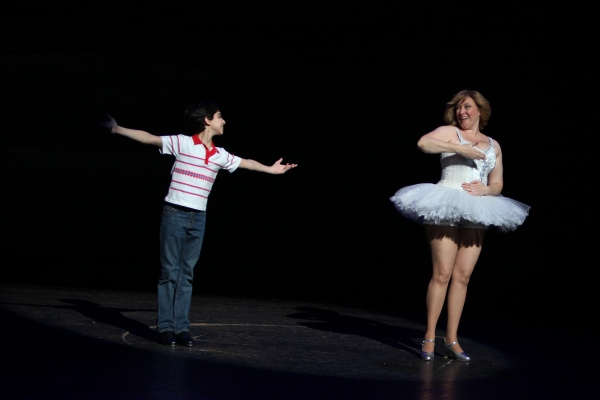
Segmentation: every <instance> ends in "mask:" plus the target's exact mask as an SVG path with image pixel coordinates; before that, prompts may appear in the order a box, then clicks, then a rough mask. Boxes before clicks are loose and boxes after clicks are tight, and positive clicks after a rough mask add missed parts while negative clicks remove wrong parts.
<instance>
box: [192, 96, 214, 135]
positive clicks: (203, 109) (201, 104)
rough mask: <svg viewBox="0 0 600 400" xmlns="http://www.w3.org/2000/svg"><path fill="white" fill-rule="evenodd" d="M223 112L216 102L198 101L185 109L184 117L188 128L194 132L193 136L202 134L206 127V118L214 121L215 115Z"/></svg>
mask: <svg viewBox="0 0 600 400" xmlns="http://www.w3.org/2000/svg"><path fill="white" fill-rule="evenodd" d="M218 111H221V108H220V107H219V105H218V104H217V103H215V102H214V101H196V102H193V103H189V104H188V105H187V106H186V107H185V111H184V117H185V122H186V124H187V126H188V127H189V128H190V129H191V130H192V134H196V133H199V132H202V131H203V130H204V127H205V126H206V122H205V121H204V118H208V119H209V120H212V119H213V117H214V115H215V113H217V112H218Z"/></svg>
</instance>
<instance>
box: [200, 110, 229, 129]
mask: <svg viewBox="0 0 600 400" xmlns="http://www.w3.org/2000/svg"><path fill="white" fill-rule="evenodd" d="M204 121H205V122H206V124H207V125H208V126H207V128H208V129H210V130H212V131H213V134H214V135H222V134H223V130H224V128H225V120H224V119H223V116H222V115H221V111H217V112H216V113H215V114H214V115H213V117H212V119H208V118H205V119H204Z"/></svg>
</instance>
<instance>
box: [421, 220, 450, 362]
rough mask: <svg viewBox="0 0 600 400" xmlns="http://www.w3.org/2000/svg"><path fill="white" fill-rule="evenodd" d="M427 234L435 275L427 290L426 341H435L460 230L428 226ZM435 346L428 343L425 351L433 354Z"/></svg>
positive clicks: (426, 228)
mask: <svg viewBox="0 0 600 400" xmlns="http://www.w3.org/2000/svg"><path fill="white" fill-rule="evenodd" d="M425 233H426V234H427V238H428V239H429V243H430V246H431V259H432V263H433V273H432V276H431V280H430V281H429V286H428V288H427V331H426V332H425V339H435V328H436V325H437V321H438V319H439V317H440V314H441V312H442V308H443V306H444V300H445V298H446V291H447V289H448V282H449V281H450V277H451V276H452V269H453V266H454V263H455V260H456V255H457V251H458V244H457V241H456V237H457V235H458V229H457V228H452V227H440V226H434V225H426V226H425ZM434 346H435V344H434V343H431V342H427V343H425V344H424V346H423V351H426V352H432V351H433V349H434Z"/></svg>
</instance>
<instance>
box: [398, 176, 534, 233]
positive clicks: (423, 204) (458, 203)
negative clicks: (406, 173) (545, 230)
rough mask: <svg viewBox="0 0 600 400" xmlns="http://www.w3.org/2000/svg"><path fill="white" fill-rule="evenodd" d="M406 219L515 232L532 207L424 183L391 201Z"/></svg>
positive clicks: (407, 187)
mask: <svg viewBox="0 0 600 400" xmlns="http://www.w3.org/2000/svg"><path fill="white" fill-rule="evenodd" d="M390 200H391V201H392V202H393V203H394V206H395V207H396V209H397V210H398V211H399V212H400V213H401V214H402V215H403V216H404V217H406V218H408V219H411V220H413V221H416V222H419V223H423V222H425V221H428V222H432V223H434V224H439V225H443V224H447V223H448V222H449V223H459V222H460V221H464V220H467V221H470V222H472V223H476V224H483V225H485V226H495V227H497V228H498V229H500V231H503V232H506V231H512V230H515V229H516V228H517V227H519V226H520V225H522V224H523V222H524V221H525V218H526V217H527V215H528V214H529V209H530V207H529V206H528V205H526V204H523V203H521V202H519V201H516V200H513V199H510V198H508V197H504V196H502V195H497V196H473V195H471V194H469V193H467V192H466V191H464V190H462V189H454V188H449V187H445V186H441V185H436V184H433V183H420V184H416V185H411V186H406V187H403V188H402V189H400V190H398V191H397V192H396V194H394V196H392V197H391V198H390Z"/></svg>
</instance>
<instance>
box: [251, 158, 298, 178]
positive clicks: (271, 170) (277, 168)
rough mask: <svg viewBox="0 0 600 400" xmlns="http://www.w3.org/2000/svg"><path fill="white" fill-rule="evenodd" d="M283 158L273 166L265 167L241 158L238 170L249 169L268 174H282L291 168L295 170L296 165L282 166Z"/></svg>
mask: <svg viewBox="0 0 600 400" xmlns="http://www.w3.org/2000/svg"><path fill="white" fill-rule="evenodd" d="M282 160H283V158H280V159H279V160H277V161H275V164H273V165H271V166H270V167H267V166H266V165H263V164H261V163H259V162H258V161H254V160H249V159H245V158H242V162H240V168H245V169H249V170H252V171H259V172H266V173H268V174H283V173H285V172H287V171H288V170H290V169H292V168H296V167H297V166H298V165H297V164H282V163H281V161H282Z"/></svg>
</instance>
